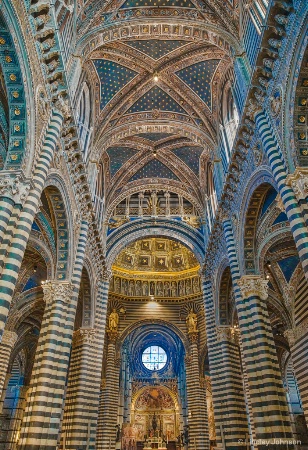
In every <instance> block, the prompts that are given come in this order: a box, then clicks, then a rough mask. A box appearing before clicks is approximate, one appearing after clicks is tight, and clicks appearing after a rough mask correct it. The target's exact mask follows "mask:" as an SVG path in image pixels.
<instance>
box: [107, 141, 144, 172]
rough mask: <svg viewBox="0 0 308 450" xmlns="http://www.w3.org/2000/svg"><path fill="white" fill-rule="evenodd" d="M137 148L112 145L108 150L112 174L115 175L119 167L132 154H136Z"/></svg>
mask: <svg viewBox="0 0 308 450" xmlns="http://www.w3.org/2000/svg"><path fill="white" fill-rule="evenodd" d="M136 151H137V150H135V149H133V148H129V147H110V148H108V150H107V153H108V156H109V159H110V175H111V177H113V176H114V175H115V174H116V173H117V171H118V170H119V169H121V167H122V166H123V164H125V163H126V161H128V160H129V159H130V158H131V157H132V156H134V155H135V154H136Z"/></svg>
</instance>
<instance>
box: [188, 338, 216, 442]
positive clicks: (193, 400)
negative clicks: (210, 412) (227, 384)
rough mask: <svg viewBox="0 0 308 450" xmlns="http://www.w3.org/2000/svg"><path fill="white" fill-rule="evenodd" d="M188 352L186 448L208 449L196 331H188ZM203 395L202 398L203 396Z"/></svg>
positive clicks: (204, 400) (206, 422)
mask: <svg viewBox="0 0 308 450" xmlns="http://www.w3.org/2000/svg"><path fill="white" fill-rule="evenodd" d="M188 336H189V340H190V354H189V355H187V356H186V358H185V363H186V387H187V402H188V410H189V413H188V425H189V444H188V450H207V449H208V450H209V448H210V440H209V430H208V418H207V408H206V396H205V392H204V389H203V388H202V387H201V385H200V378H201V377H200V370H199V353H198V346H197V343H198V332H189V333H188ZM203 396H204V398H203Z"/></svg>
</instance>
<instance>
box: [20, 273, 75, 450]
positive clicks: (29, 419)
mask: <svg viewBox="0 0 308 450" xmlns="http://www.w3.org/2000/svg"><path fill="white" fill-rule="evenodd" d="M43 291H44V300H45V302H46V306H45V311H44V317H43V322H42V326H41V332H40V336H39V342H38V346H37V351H36V354H35V362H34V367H33V371H32V376H31V383H30V388H29V394H28V399H27V406H26V410H25V414H24V419H23V423H22V429H21V437H20V442H19V446H20V449H23V450H30V449H31V450H36V449H37V450H39V449H40V450H49V449H50V450H52V449H55V448H56V445H57V441H58V433H59V427H60V421H61V413H62V406H63V397H64V390H65V383H66V377H67V370H68V363H69V358H70V350H71V339H72V324H74V318H75V316H74V315H73V317H72V314H70V312H71V311H70V303H71V301H72V296H73V286H72V284H71V283H69V282H67V281H62V282H60V281H46V282H45V283H44V284H43Z"/></svg>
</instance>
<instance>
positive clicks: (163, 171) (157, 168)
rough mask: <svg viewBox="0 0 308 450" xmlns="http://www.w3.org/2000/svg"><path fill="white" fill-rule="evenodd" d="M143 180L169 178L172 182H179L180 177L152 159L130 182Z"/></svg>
mask: <svg viewBox="0 0 308 450" xmlns="http://www.w3.org/2000/svg"><path fill="white" fill-rule="evenodd" d="M142 178H169V179H170V180H178V177H177V176H176V175H175V174H174V173H173V172H172V171H171V170H170V169H169V168H168V167H167V166H165V164H163V163H162V162H160V161H158V160H157V159H152V160H151V161H149V162H148V163H147V164H145V165H144V166H143V167H142V168H141V169H140V170H138V172H136V173H135V174H134V175H133V176H132V177H131V179H130V180H129V181H135V180H141V179H142Z"/></svg>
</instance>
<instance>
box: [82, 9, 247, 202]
mask: <svg viewBox="0 0 308 450" xmlns="http://www.w3.org/2000/svg"><path fill="white" fill-rule="evenodd" d="M237 7H238V5H237V2H236V1H235V0H230V1H228V0H224V1H222V0H215V1H208V2H205V1H202V0H111V1H109V2H108V1H107V2H106V1H104V2H103V1H97V0H96V1H94V0H93V1H92V0H89V1H87V2H85V4H83V2H82V1H80V5H79V16H78V19H77V27H78V38H79V41H78V43H77V49H78V52H79V54H81V55H82V64H83V70H84V73H85V75H84V79H85V80H86V81H87V83H89V84H90V86H91V91H92V109H93V113H94V115H95V119H94V121H93V122H94V130H93V133H94V140H93V146H92V150H91V151H92V153H91V155H90V159H91V160H92V161H96V162H97V163H102V164H103V166H104V186H105V195H106V198H107V202H109V203H112V202H113V201H114V199H115V198H116V197H117V196H118V195H119V194H120V193H121V192H123V191H129V189H130V187H131V186H136V183H138V185H140V189H141V190H142V189H145V188H146V187H147V186H148V185H149V184H151V186H153V185H155V184H156V185H157V186H158V187H160V188H161V187H162V186H164V185H166V180H168V184H169V185H170V186H174V187H178V188H181V189H184V191H186V192H187V193H189V194H190V195H193V196H194V197H195V199H196V201H197V202H199V204H200V203H201V204H202V203H203V197H204V187H205V185H206V183H207V180H206V168H207V163H208V162H209V161H212V160H213V159H215V149H216V147H217V136H218V130H219V114H220V104H221V93H222V91H223V86H224V85H225V84H226V83H227V82H231V83H232V78H233V71H232V61H233V57H234V55H236V54H240V52H241V49H240V46H239V44H238V42H239V39H238V8H237Z"/></svg>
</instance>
